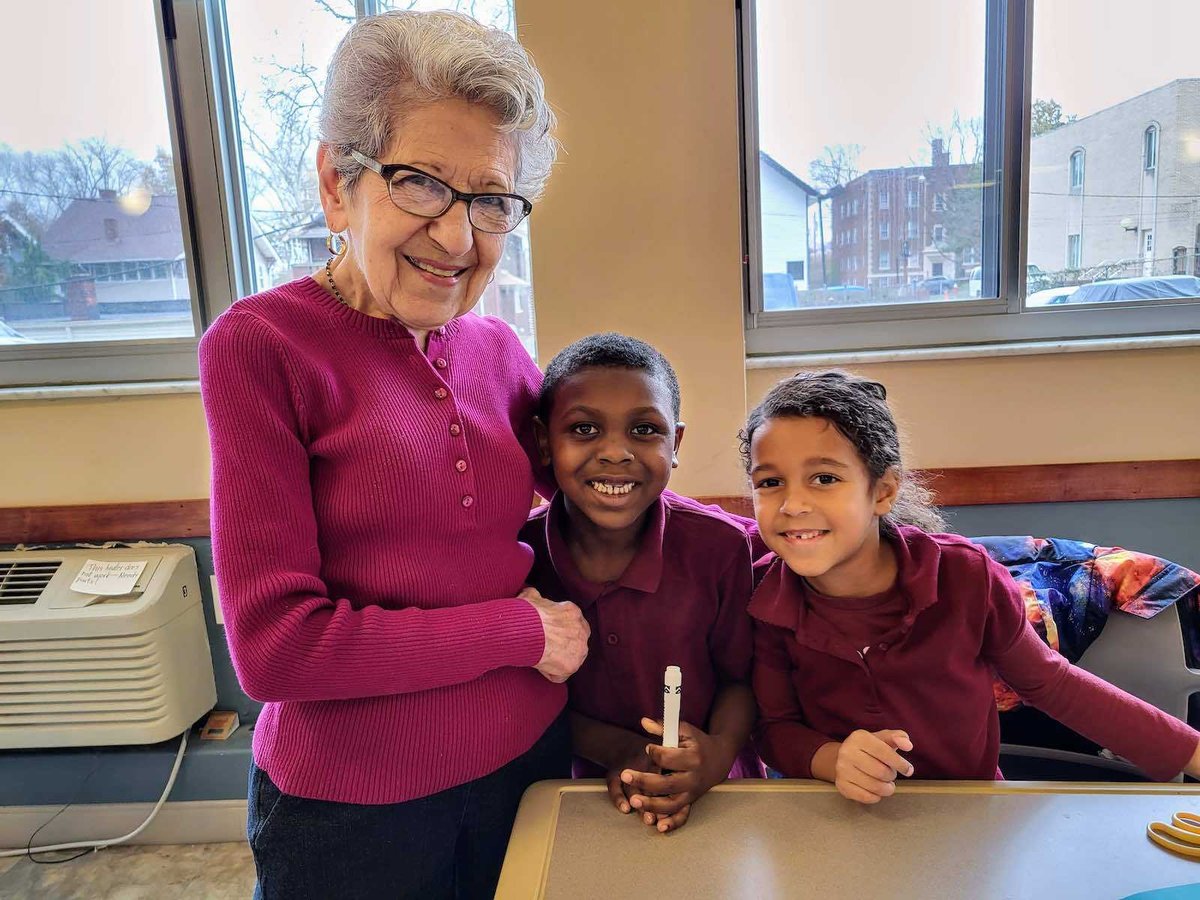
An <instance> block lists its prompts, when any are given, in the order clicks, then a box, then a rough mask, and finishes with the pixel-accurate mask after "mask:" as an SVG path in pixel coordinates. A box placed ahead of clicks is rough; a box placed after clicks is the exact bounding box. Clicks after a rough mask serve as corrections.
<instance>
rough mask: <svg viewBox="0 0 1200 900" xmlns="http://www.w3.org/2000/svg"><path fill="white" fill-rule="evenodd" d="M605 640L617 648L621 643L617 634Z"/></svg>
mask: <svg viewBox="0 0 1200 900" xmlns="http://www.w3.org/2000/svg"><path fill="white" fill-rule="evenodd" d="M605 640H607V641H608V644H609V646H610V647H615V646H616V645H617V644H619V643H621V639H620V638H619V637H617V636H616V635H615V634H610V635H609V636H608V637H607V638H606V639H605Z"/></svg>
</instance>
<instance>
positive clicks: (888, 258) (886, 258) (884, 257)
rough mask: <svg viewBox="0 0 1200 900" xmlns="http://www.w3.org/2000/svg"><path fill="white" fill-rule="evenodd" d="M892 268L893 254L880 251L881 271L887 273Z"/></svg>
mask: <svg viewBox="0 0 1200 900" xmlns="http://www.w3.org/2000/svg"><path fill="white" fill-rule="evenodd" d="M891 267H892V254H891V253H889V252H888V251H887V250H880V251H879V269H880V271H884V272H886V271H887V270H888V269H890V268H891Z"/></svg>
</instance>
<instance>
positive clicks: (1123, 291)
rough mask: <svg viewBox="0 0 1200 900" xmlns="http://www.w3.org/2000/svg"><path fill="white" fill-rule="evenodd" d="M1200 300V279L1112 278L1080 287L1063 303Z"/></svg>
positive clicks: (1172, 277)
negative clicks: (1196, 298) (1193, 298)
mask: <svg viewBox="0 0 1200 900" xmlns="http://www.w3.org/2000/svg"><path fill="white" fill-rule="evenodd" d="M1191 297H1200V278H1197V277H1195V276H1194V275H1163V276H1161V277H1157V278H1153V277H1143V278H1112V279H1109V280H1107V281H1093V282H1092V283H1091V284H1084V285H1080V286H1079V287H1078V288H1076V289H1075V291H1074V292H1073V293H1072V294H1071V296H1069V297H1068V298H1067V299H1066V300H1065V301H1063V302H1065V303H1071V304H1075V303H1121V302H1125V301H1129V300H1171V299H1175V298H1181V299H1186V298H1191Z"/></svg>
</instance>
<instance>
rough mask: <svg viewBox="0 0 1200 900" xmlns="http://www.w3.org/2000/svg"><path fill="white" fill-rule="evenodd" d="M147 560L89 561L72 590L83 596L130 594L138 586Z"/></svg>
mask: <svg viewBox="0 0 1200 900" xmlns="http://www.w3.org/2000/svg"><path fill="white" fill-rule="evenodd" d="M146 562H147V561H146V560H144V559H143V560H119V561H117V560H105V561H101V560H98V559H89V560H87V561H86V562H85V563H84V564H83V568H81V569H80V570H79V574H78V575H76V576H75V580H74V581H72V582H71V590H73V591H78V592H79V593H81V594H99V595H100V596H101V597H120V596H121V595H122V594H128V593H129V592H130V591H132V590H133V586H134V585H135V584H137V580H138V578H139V577H140V576H141V574H142V570H143V569H145V568H146Z"/></svg>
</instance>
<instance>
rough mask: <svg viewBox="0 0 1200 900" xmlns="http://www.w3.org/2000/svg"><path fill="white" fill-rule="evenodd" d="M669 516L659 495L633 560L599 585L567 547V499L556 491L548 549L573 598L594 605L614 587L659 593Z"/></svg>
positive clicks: (548, 526) (548, 516) (549, 515)
mask: <svg viewBox="0 0 1200 900" xmlns="http://www.w3.org/2000/svg"><path fill="white" fill-rule="evenodd" d="M668 515H669V514H668V511H667V509H666V505H665V504H664V503H663V500H662V497H661V496H660V497H658V498H656V499H655V501H654V503H652V504H651V505H650V508H649V509H648V510H646V522H645V525H644V527H643V529H642V536H641V542H640V544H639V545H638V550H637V553H636V554H635V555H634V557H633V560H632V561H631V562H630V563H629V565H628V566H626V567H625V571H624V572H622V573H621V575H620V577H619V578H617V580H616V581H614V582H610V583H609V584H596V583H594V582H591V581H588V580H586V579H585V578H584V577H583V576H582V575H580V574H579V569H578V568H577V567H576V565H575V560H574V559H572V558H571V550H570V548H569V547H567V540H566V538H565V537H564V526H565V525H566V522H567V509H566V502H565V500H564V498H563V496H562V492H561V491H556V492H555V494H554V497H553V498H552V499H551V500H550V509H549V511H548V512H547V513H546V520H545V521H546V524H545V528H546V549H547V550H548V551H549V553H550V562H551V564H552V565H553V566H554V571H555V572H557V573H558V577H559V579H560V580H561V581H562V582H563V587H565V588H566V589H567V591H568V592H569V593H570V594H571V595H572V597H578V598H579V599H580V600H581V601H582V602H581V603H580V606H590V605H591V604H592V603H595V602H596V600H597V599H599V598H600V596H601V595H602V594H604V593H605V592H607V591H609V590H611V589H612V588H613V587H619V588H628V589H630V590H634V591H640V592H642V593H644V594H653V593H656V592H657V591H658V588H659V585H660V584H662V571H663V537H664V535H665V534H666V530H667V518H668Z"/></svg>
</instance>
